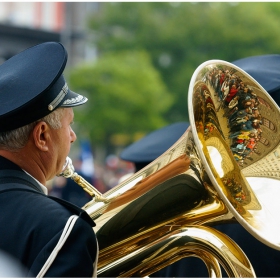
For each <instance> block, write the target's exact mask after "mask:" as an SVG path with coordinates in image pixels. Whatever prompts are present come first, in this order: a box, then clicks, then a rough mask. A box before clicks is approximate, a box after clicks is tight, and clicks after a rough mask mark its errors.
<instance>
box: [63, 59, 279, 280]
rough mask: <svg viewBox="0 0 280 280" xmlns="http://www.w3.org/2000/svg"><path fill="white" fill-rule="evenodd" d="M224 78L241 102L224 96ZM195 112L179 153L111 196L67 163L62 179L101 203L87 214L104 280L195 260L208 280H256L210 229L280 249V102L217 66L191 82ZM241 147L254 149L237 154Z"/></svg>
mask: <svg viewBox="0 0 280 280" xmlns="http://www.w3.org/2000/svg"><path fill="white" fill-rule="evenodd" d="M220 74H223V75H224V76H225V80H226V81H227V82H228V83H225V84H224V86H225V88H224V89H226V86H228V87H229V88H232V89H234V86H235V87H236V90H237V91H238V90H239V91H238V94H237V93H236V94H235V95H233V94H232V96H231V95H230V94H224V93H223V89H222V88H221V87H218V86H217V84H216V83H215V81H216V80H217V79H216V77H217V75H220ZM238 87H239V88H238ZM241 89H242V90H241ZM232 92H234V90H232ZM248 96H249V97H250V98H249V97H248ZM248 112H249V113H248ZM188 113H189V121H190V127H189V128H188V129H187V130H186V132H185V133H184V134H183V135H182V136H181V138H180V139H179V140H178V141H177V142H176V143H175V144H174V145H173V146H172V147H170V148H169V149H168V150H167V151H166V152H165V153H163V154H162V155H161V156H160V157H158V158H157V159H156V160H154V161H153V162H151V163H150V164H149V165H147V166H146V167H145V168H143V169H142V170H140V171H138V172H137V173H136V174H134V175H132V176H131V177H129V178H128V179H126V180H125V181H123V182H121V183H120V184H119V185H117V186H116V187H114V188H113V189H111V190H109V191H108V192H106V193H104V194H101V193H100V192H99V191H98V190H96V189H95V188H94V187H93V186H92V185H91V184H89V183H88V182H86V181H85V180H84V179H83V178H82V177H81V176H79V175H78V174H77V173H76V172H75V171H74V168H73V165H72V163H71V159H70V158H67V162H66V164H65V166H64V169H63V171H62V173H61V174H60V175H61V176H64V177H66V178H72V179H73V180H74V181H75V182H76V183H77V184H79V185H80V186H81V187H82V188H83V189H84V190H85V191H86V192H88V193H89V194H90V195H91V196H92V197H93V199H92V201H90V202H89V203H87V204H86V205H85V206H84V207H83V209H84V210H85V211H86V212H87V213H88V214H89V215H90V217H91V218H92V219H93V220H94V221H95V223H96V227H95V232H96V235H97V239H98V243H99V248H100V252H99V264H98V273H97V275H98V276H99V277H145V276H148V275H150V274H152V273H154V272H156V271H158V270H160V269H162V268H164V267H166V266H168V265H170V264H172V263H174V262H176V261H178V260H180V259H182V258H185V257H190V256H194V257H198V258H200V259H202V260H203V261H204V263H205V265H206V267H207V269H208V272H209V276H210V277H221V269H220V266H222V267H223V268H224V270H225V271H226V272H227V274H228V275H229V277H255V276H256V275H255V272H254V269H253V267H252V265H251V263H250V261H249V260H248V258H247V257H246V255H245V254H244V253H243V251H242V249H241V248H240V247H239V246H238V245H237V244H236V243H235V242H233V241H232V240H231V239H230V238H229V237H227V236H226V235H225V234H223V233H221V232H219V231H217V230H215V229H214V228H212V227H211V225H214V224H217V223H225V222H232V221H237V222H239V223H240V224H241V225H242V226H243V227H244V228H245V229H246V230H247V231H248V232H249V233H250V234H252V235H253V236H254V237H255V238H257V239H258V240H259V241H261V242H263V243H264V244H266V245H267V246H270V247H272V248H274V249H276V250H280V234H279V230H280V221H279V219H278V217H277V215H278V213H279V210H280V209H279V208H280V204H279V203H278V202H277V201H275V198H276V197H280V196H279V193H280V184H279V178H280V163H279V162H280V145H279V142H280V137H279V133H278V131H279V129H280V110H279V107H278V106H277V104H276V103H275V102H274V100H273V99H272V98H271V97H270V95H269V94H268V93H267V92H266V91H265V90H264V88H263V87H262V86H261V85H260V84H259V83H258V82H257V81H255V80H254V79H253V78H252V77H251V76H249V75H248V74H247V73H246V72H245V71H243V70H242V69H240V68H239V67H237V66H235V65H233V64H231V63H228V62H226V61H222V60H210V61H206V62H205V63H203V64H201V65H200V66H199V67H198V68H197V69H196V70H195V72H194V74H193V76H192V78H191V81H190V85H189V91H188ZM241 113H242V114H241ZM246 113H247V116H248V114H249V115H250V118H249V120H248V119H247V120H246V118H244V119H242V116H243V114H244V116H245V115H246ZM237 118H238V120H237ZM243 121H244V122H243ZM247 121H248V122H247ZM238 140H243V143H247V142H246V141H250V144H251V145H250V146H248V147H250V148H248V147H247V144H246V145H244V147H243V149H242V148H237V141H238ZM240 142H241V141H240ZM251 142H253V143H251Z"/></svg>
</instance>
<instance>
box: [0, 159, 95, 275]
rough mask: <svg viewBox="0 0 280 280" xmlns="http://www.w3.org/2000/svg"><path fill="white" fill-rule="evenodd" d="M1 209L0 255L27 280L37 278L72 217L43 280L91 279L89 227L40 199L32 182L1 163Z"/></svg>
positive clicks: (82, 215)
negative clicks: (6, 255) (18, 264)
mask: <svg viewBox="0 0 280 280" xmlns="http://www.w3.org/2000/svg"><path fill="white" fill-rule="evenodd" d="M7 174H8V175H7ZM14 174H16V176H15V175H14ZM17 174H19V175H20V176H19V178H17ZM22 177H23V179H22ZM11 182H13V183H11ZM11 189H13V190H11ZM0 205H1V213H0V250H3V251H5V252H7V253H9V254H10V255H12V256H14V257H15V258H16V259H18V260H19V261H20V262H21V263H22V264H23V265H24V266H25V268H27V275H26V277H35V276H36V275H37V274H38V273H39V271H40V270H41V268H42V266H43V265H44V264H45V262H46V260H47V259H48V257H49V255H50V254H51V252H52V251H53V249H54V247H55V246H56V245H57V243H58V240H59V238H60V236H61V233H62V231H63V229H64V226H65V224H66V222H67V220H68V218H69V217H70V216H71V215H75V214H76V215H78V216H79V218H78V220H77V221H76V223H75V225H74V227H73V229H72V231H71V233H70V235H69V237H68V238H67V240H66V242H65V244H64V245H63V247H62V248H61V250H60V251H59V253H58V255H57V257H56V259H55V260H54V262H53V263H52V265H51V266H50V268H49V269H48V271H47V273H46V274H45V277H92V275H93V264H94V262H95V258H96V250H97V242H96V238H95V234H94V231H93V229H92V226H94V225H95V224H94V222H93V221H92V220H91V219H90V217H89V216H88V215H87V213H86V212H85V211H83V210H81V209H80V208H78V207H76V206H74V205H72V204H70V203H68V202H66V201H63V200H59V199H56V198H50V197H48V196H46V195H45V194H43V193H42V191H41V189H40V187H39V185H38V183H37V182H36V181H35V180H34V179H32V178H31V177H30V176H29V175H27V174H26V173H25V172H24V171H23V170H22V169H20V168H19V167H18V166H17V165H15V164H14V163H12V162H10V161H9V160H7V159H5V158H3V157H0Z"/></svg>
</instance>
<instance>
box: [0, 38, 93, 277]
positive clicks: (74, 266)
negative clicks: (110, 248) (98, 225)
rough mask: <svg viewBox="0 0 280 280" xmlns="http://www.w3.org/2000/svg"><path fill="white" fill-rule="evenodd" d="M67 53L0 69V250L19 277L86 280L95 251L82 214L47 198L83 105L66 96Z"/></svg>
mask: <svg viewBox="0 0 280 280" xmlns="http://www.w3.org/2000/svg"><path fill="white" fill-rule="evenodd" d="M66 62H67V52H66V50H65V49H64V47H63V45H62V44H60V43H57V42H46V43H43V44H39V45H36V46H34V47H31V48H29V49H27V50H24V51H23V52H21V53H19V54H17V55H15V56H13V57H12V58H10V59H9V60H7V61H6V62H4V63H3V64H2V65H0V205H1V214H0V236H1V238H0V250H1V251H3V252H5V253H7V254H8V255H10V256H11V257H13V258H15V259H17V260H18V261H19V262H20V263H21V264H22V265H23V266H24V267H25V269H26V275H25V276H26V277H36V276H37V277H43V276H45V277H92V276H95V275H96V267H97V257H98V245H97V241H96V237H95V234H94V231H93V228H92V227H93V226H94V225H95V224H94V222H93V221H92V220H91V218H90V217H89V216H88V215H87V213H86V212H85V211H83V210H82V209H80V208H78V207H76V206H74V205H72V204H70V203H68V202H65V201H63V200H60V199H57V198H52V197H49V196H48V195H47V188H46V187H45V185H46V182H47V181H48V180H50V179H52V178H53V177H54V176H56V175H58V174H59V173H61V171H62V169H63V166H64V163H65V159H66V157H67V155H68V153H69V151H70V146H71V144H72V143H73V142H74V141H75V140H76V135H75V133H74V131H73V130H72V128H71V124H72V123H73V118H74V113H73V109H72V107H74V106H78V105H81V104H83V103H85V102H86V101H87V98H86V97H84V96H82V95H79V94H77V93H74V92H72V91H71V90H69V88H68V86H67V84H66V82H65V79H64V77H63V74H62V73H63V71H64V68H65V66H66Z"/></svg>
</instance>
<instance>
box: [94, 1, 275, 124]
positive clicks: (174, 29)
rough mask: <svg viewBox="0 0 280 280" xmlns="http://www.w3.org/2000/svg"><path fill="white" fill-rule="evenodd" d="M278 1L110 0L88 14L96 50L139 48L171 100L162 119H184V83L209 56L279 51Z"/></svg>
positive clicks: (226, 57) (235, 56)
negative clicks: (126, 0) (168, 0)
mask: <svg viewBox="0 0 280 280" xmlns="http://www.w3.org/2000/svg"><path fill="white" fill-rule="evenodd" d="M279 10H280V3H271V2H241V3H238V2H232V3H229V2H213V3H211V2H200V3H199V2H195V3H193V2H179V3H175V2H171V3H168V2H131V3H129V2H114V3H102V4H100V10H99V11H98V14H94V15H93V16H92V17H91V18H90V21H89V22H90V27H91V28H92V30H93V31H94V34H95V41H94V43H95V44H96V45H97V46H98V49H99V51H100V53H101V54H103V53H106V52H110V51H120V50H135V49H145V50H146V51H147V52H149V54H150V55H151V57H152V61H153V64H154V66H155V67H156V69H157V70H158V71H159V72H160V74H161V76H162V79H163V80H164V82H165V83H166V86H167V88H168V89H169V91H170V92H173V93H174V97H175V102H174V105H173V107H172V108H171V109H170V110H169V111H168V113H167V114H166V120H167V121H168V122H174V121H181V120H185V115H186V114H187V112H186V110H187V104H186V100H187V97H186V95H187V92H188V85H189V81H190V79H191V76H192V74H193V72H194V70H195V69H196V68H197V67H198V66H199V65H200V64H201V63H202V62H204V61H206V60H209V59H222V60H226V61H229V62H231V61H234V60H236V59H240V58H243V57H247V56H253V55H260V54H268V53H279V50H280V38H279V36H277V35H278V33H279V31H278V30H279V26H280V18H279Z"/></svg>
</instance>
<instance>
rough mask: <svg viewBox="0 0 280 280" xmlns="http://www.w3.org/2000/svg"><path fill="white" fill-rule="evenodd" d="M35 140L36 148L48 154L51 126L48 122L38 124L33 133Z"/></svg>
mask: <svg viewBox="0 0 280 280" xmlns="http://www.w3.org/2000/svg"><path fill="white" fill-rule="evenodd" d="M32 135H33V140H34V144H35V146H36V147H37V148H38V149H39V150H41V151H43V152H46V151H48V149H49V146H48V145H49V142H48V141H49V139H50V137H49V126H48V124H47V123H46V122H43V121H41V122H38V123H37V124H36V125H35V127H34V129H33V132H32Z"/></svg>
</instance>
